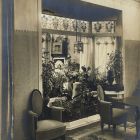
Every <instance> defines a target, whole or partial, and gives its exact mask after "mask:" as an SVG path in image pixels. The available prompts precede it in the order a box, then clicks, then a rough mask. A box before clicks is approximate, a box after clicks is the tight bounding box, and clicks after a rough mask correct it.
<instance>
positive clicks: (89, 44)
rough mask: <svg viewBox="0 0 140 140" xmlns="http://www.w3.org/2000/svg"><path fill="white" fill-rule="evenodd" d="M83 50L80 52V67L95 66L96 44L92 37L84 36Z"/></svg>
mask: <svg viewBox="0 0 140 140" xmlns="http://www.w3.org/2000/svg"><path fill="white" fill-rule="evenodd" d="M82 42H83V43H84V47H83V52H80V67H81V66H86V67H90V68H91V69H93V68H94V44H93V39H92V38H87V37H83V38H82Z"/></svg>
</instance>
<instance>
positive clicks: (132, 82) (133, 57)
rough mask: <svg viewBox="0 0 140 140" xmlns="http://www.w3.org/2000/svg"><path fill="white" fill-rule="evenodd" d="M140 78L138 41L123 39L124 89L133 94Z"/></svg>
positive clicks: (139, 42)
mask: <svg viewBox="0 0 140 140" xmlns="http://www.w3.org/2000/svg"><path fill="white" fill-rule="evenodd" d="M139 80H140V41H132V40H126V41H125V89H126V94H127V96H129V95H132V94H134V91H135V90H136V88H137V85H138V81H139Z"/></svg>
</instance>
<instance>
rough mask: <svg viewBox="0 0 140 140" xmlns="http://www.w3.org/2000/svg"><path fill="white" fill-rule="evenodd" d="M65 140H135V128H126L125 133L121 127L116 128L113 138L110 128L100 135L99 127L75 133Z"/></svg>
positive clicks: (106, 128)
mask: <svg viewBox="0 0 140 140" xmlns="http://www.w3.org/2000/svg"><path fill="white" fill-rule="evenodd" d="M66 140H135V127H127V131H126V132H125V131H124V128H123V127H122V126H118V127H117V130H116V135H115V136H113V130H112V128H110V129H108V127H107V126H106V127H105V129H104V133H102V132H101V129H100V127H95V128H90V129H85V130H82V131H79V132H76V133H75V134H73V135H71V136H68V137H67V139H66Z"/></svg>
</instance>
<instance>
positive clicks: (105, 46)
mask: <svg viewBox="0 0 140 140" xmlns="http://www.w3.org/2000/svg"><path fill="white" fill-rule="evenodd" d="M115 49H116V38H114V37H96V38H95V68H99V72H101V73H102V72H106V65H107V63H108V61H109V54H111V53H112V52H114V51H115Z"/></svg>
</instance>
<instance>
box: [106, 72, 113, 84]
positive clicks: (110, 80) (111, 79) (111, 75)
mask: <svg viewBox="0 0 140 140" xmlns="http://www.w3.org/2000/svg"><path fill="white" fill-rule="evenodd" d="M113 75H114V74H113V71H112V70H108V72H107V81H108V83H109V85H112V84H113V81H114V76H113Z"/></svg>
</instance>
